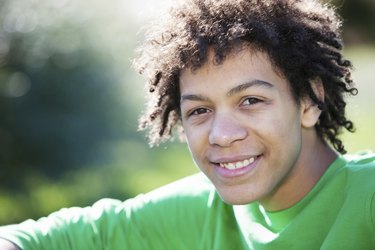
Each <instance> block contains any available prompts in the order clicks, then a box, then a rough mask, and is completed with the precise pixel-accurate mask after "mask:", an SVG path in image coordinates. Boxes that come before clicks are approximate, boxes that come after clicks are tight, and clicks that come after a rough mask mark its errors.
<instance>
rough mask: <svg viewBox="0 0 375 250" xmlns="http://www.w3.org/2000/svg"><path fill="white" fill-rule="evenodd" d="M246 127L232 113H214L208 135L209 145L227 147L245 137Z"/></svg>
mask: <svg viewBox="0 0 375 250" xmlns="http://www.w3.org/2000/svg"><path fill="white" fill-rule="evenodd" d="M246 136H247V130H246V128H245V127H244V126H243V125H242V124H241V123H240V121H239V120H238V119H236V118H235V117H234V116H233V115H232V114H216V116H215V118H214V119H213V121H212V124H211V129H210V134H209V136H208V140H209V143H210V144H211V145H217V146H221V147H229V146H231V145H232V143H234V142H236V141H240V140H243V139H245V138H246Z"/></svg>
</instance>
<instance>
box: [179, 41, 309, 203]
mask: <svg viewBox="0 0 375 250" xmlns="http://www.w3.org/2000/svg"><path fill="white" fill-rule="evenodd" d="M288 84H289V83H288V81H287V80H286V79H284V78H283V77H282V76H281V75H280V74H279V73H277V72H275V70H274V68H273V66H272V64H271V62H270V60H269V59H268V57H267V56H266V55H265V54H263V53H261V52H256V51H254V50H252V49H249V48H246V49H244V50H242V51H240V52H238V53H236V54H233V55H231V56H228V57H227V58H226V60H225V61H224V62H223V64H221V65H215V64H213V63H212V53H211V54H210V56H209V60H208V61H207V63H206V64H205V65H204V66H203V67H201V68H199V69H198V70H196V71H194V72H192V71H191V70H190V69H186V70H183V71H182V72H181V76H180V91H181V114H182V125H183V128H184V131H185V134H186V138H187V142H188V145H189V148H190V151H191V153H192V156H193V158H194V161H195V162H196V164H197V165H198V166H199V168H200V169H201V170H202V172H203V173H205V174H206V175H207V177H208V178H209V179H210V180H211V181H212V183H213V184H214V185H215V187H216V189H217V191H218V193H219V194H220V196H221V197H222V198H223V200H224V201H226V202H227V203H230V204H247V203H250V202H252V201H262V200H266V199H267V198H269V197H270V196H272V194H273V193H274V192H275V191H276V190H277V189H279V188H281V187H282V186H283V185H286V184H287V183H288V182H293V181H294V179H293V178H289V176H290V173H291V172H293V169H294V168H298V167H302V165H303V164H301V159H300V155H301V150H302V137H303V126H302V123H303V119H305V118H304V111H303V107H304V106H305V105H304V104H303V102H301V104H300V105H297V104H296V102H295V100H294V99H293V97H292V95H291V92H290V89H289V85H288ZM289 179H290V180H289ZM292 179H293V180H292ZM289 184H290V183H289ZM289 184H288V185H289ZM297 188H298V187H297ZM286 195H287V194H286Z"/></svg>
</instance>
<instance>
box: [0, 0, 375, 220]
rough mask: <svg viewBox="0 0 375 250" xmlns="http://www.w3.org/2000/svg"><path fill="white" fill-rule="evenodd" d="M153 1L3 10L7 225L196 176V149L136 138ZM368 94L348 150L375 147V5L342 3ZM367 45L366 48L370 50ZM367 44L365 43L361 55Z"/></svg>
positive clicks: (50, 2) (0, 108)
mask: <svg viewBox="0 0 375 250" xmlns="http://www.w3.org/2000/svg"><path fill="white" fill-rule="evenodd" d="M166 1H167V0H165V1H162V0H161V1H154V0H138V1H130V0H127V1H125V0H111V1H108V2H106V1H101V0H90V1H89V0H3V1H1V2H0V169H1V172H0V224H6V223H12V222H18V221H21V220H24V219H26V218H38V217H40V216H43V215H46V214H48V213H50V212H52V211H55V210H57V209H59V208H61V207H67V206H86V205H89V204H91V203H92V202H94V201H96V200H97V199H99V198H102V197H113V198H118V199H126V198H128V197H131V196H134V195H136V194H138V193H140V192H147V191H149V190H151V189H153V188H156V187H158V186H160V185H163V184H165V183H167V182H170V181H173V180H175V179H177V178H179V177H181V176H185V175H187V174H191V173H194V172H196V171H197V169H196V168H195V167H194V164H193V163H192V160H191V159H190V156H189V153H188V150H187V148H186V145H185V144H183V143H167V144H164V145H162V146H160V147H159V148H154V149H149V148H148V145H147V142H146V141H145V139H144V138H143V135H142V134H139V133H137V131H136V130H137V115H138V114H139V113H140V112H141V109H142V106H143V104H142V101H143V96H142V84H141V80H142V79H139V78H138V77H137V76H136V75H135V73H134V72H133V71H132V70H131V69H130V60H131V58H132V57H133V53H134V48H135V45H136V43H137V40H142V29H141V28H140V27H141V25H143V24H144V22H145V21H146V20H148V19H149V17H150V16H153V15H156V14H155V13H156V12H153V11H154V10H155V9H157V8H156V7H159V6H157V5H159V4H161V3H165V2H166ZM332 3H334V4H336V5H337V6H338V10H339V11H340V12H341V13H342V14H343V16H344V21H345V30H344V31H345V40H346V41H347V43H348V44H352V45H356V47H355V48H354V47H348V49H347V50H346V53H347V56H348V57H349V58H353V61H354V65H356V71H355V73H354V75H355V79H356V82H357V83H358V88H359V90H360V94H359V95H358V96H357V97H355V98H353V100H351V101H349V103H350V106H349V110H348V111H349V116H350V117H351V118H352V119H353V120H354V121H355V122H356V125H357V128H358V129H357V131H358V132H357V133H356V134H355V135H351V134H348V133H345V134H344V139H345V142H346V145H347V148H348V149H349V151H350V152H354V151H356V150H359V149H362V148H369V149H372V150H375V144H374V140H371V138H375V136H374V131H373V129H372V128H373V127H374V126H375V119H374V115H373V114H372V113H373V111H372V108H371V107H373V106H374V102H375V100H374V99H373V98H372V97H373V96H375V93H374V88H373V87H372V86H371V84H372V71H373V68H374V67H375V60H374V58H375V46H372V45H371V44H372V43H374V41H375V7H374V3H375V2H374V1H373V0H357V1H354V0H345V1H344V0H333V1H332ZM363 44H367V46H366V47H363V46H362V45H363ZM358 45H359V46H358Z"/></svg>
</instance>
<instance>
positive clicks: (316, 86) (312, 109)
mask: <svg viewBox="0 0 375 250" xmlns="http://www.w3.org/2000/svg"><path fill="white" fill-rule="evenodd" d="M310 86H311V89H312V90H313V92H314V94H315V96H316V97H317V98H318V99H319V100H320V101H321V102H324V87H323V83H322V81H321V79H320V78H316V79H314V80H311V81H310ZM301 108H302V110H301V111H302V126H303V127H305V128H311V127H314V126H315V124H316V123H317V122H318V120H319V116H320V114H321V113H322V110H321V109H320V108H319V105H318V104H316V103H314V102H313V101H312V100H311V99H310V97H305V98H304V99H303V100H302V103H301Z"/></svg>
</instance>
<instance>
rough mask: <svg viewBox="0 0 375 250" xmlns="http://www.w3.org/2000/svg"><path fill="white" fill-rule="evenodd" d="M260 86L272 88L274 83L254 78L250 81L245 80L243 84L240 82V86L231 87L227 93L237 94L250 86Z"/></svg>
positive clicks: (228, 94)
mask: <svg viewBox="0 0 375 250" xmlns="http://www.w3.org/2000/svg"><path fill="white" fill-rule="evenodd" d="M254 86H258V87H265V88H272V87H273V85H272V84H271V83H269V82H266V81H262V80H253V81H250V82H245V83H243V84H240V85H238V86H235V87H234V88H232V89H230V90H229V91H228V93H227V96H233V95H235V94H238V93H240V92H242V91H244V90H246V89H248V88H251V87H254Z"/></svg>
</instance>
